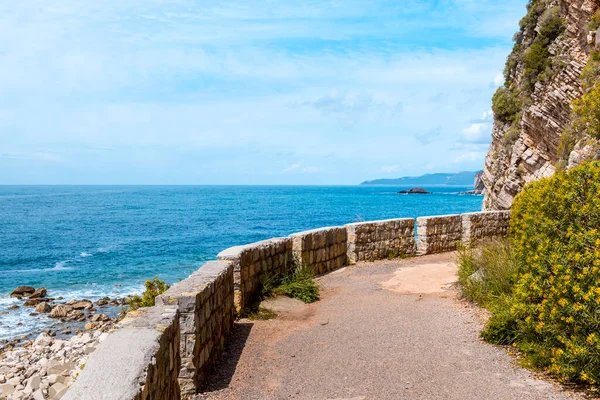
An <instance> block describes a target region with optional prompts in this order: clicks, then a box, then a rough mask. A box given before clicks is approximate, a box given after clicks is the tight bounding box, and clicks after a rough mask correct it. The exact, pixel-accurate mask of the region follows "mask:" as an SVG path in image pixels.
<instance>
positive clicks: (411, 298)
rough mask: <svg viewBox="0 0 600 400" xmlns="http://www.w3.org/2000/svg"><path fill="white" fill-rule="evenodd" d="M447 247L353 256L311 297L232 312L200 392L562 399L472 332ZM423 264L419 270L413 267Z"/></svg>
mask: <svg viewBox="0 0 600 400" xmlns="http://www.w3.org/2000/svg"><path fill="white" fill-rule="evenodd" d="M453 257H454V255H453V254H444V255H434V256H426V257H419V258H414V259H408V260H402V261H384V262H376V263H366V264H359V265H356V266H353V267H348V268H345V269H342V270H340V271H336V272H334V273H332V274H329V275H327V276H325V277H323V278H321V279H320V281H321V284H322V287H323V290H322V294H323V297H322V299H321V300H320V301H319V302H317V303H315V304H313V305H309V306H306V305H301V304H297V303H295V302H294V301H289V300H278V301H275V302H274V303H273V304H271V305H270V307H272V308H274V309H276V310H277V311H278V314H279V316H278V317H277V318H276V319H273V320H269V321H240V322H239V323H238V324H237V325H236V330H235V334H234V337H233V340H232V341H231V344H230V345H229V347H228V350H227V353H226V354H225V355H224V357H223V360H222V362H221V364H219V365H218V366H217V368H215V371H214V372H213V374H212V376H211V377H210V378H209V381H208V382H209V383H208V385H207V387H206V391H205V393H204V394H202V395H200V396H199V397H198V399H210V400H213V399H257V400H258V399H260V400H267V399H311V400H317V399H332V400H333V399H336V400H341V399H346V400H371V399H428V400H432V399H444V400H448V399H460V400H465V399H474V400H475V399H476V400H481V399H540V400H542V399H543V400H547V399H567V398H578V397H577V396H576V395H574V394H568V393H564V392H563V391H562V390H561V389H560V388H559V387H558V386H557V385H554V384H552V383H548V382H546V381H544V380H540V379H536V378H535V377H534V376H533V375H532V374H531V373H529V372H528V371H526V370H524V369H521V368H518V367H516V366H515V362H514V360H512V359H511V358H510V357H509V356H508V355H507V354H506V352H505V351H504V350H503V349H501V348H497V347H495V346H491V345H488V344H485V343H483V342H482V341H481V340H480V339H479V336H478V334H479V331H480V329H481V326H482V324H481V321H480V319H479V318H478V316H477V315H478V313H479V312H478V310H477V309H475V308H473V307H471V306H469V305H467V304H465V303H464V302H461V301H459V300H457V298H456V291H455V290H454V289H453V288H452V287H451V286H450V285H448V284H449V283H450V282H452V281H454V280H455V275H454V274H455V270H456V267H455V266H454V263H453ZM419 268H421V269H419Z"/></svg>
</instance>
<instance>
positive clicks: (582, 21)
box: [483, 0, 599, 210]
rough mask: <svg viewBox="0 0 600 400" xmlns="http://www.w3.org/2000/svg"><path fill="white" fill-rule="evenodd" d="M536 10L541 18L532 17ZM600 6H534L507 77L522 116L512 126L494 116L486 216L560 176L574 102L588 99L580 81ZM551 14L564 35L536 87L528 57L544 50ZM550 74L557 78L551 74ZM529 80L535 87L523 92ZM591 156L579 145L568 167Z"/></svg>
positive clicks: (565, 0) (584, 0) (583, 2)
mask: <svg viewBox="0 0 600 400" xmlns="http://www.w3.org/2000/svg"><path fill="white" fill-rule="evenodd" d="M535 6H537V7H538V12H537V13H532V12H531V9H532V8H533V7H535ZM598 6H599V4H598V1H597V0H560V1H544V0H537V1H532V2H531V4H530V6H529V9H530V12H529V14H528V16H527V17H526V18H528V17H529V20H527V21H525V19H524V21H522V28H523V29H522V30H521V32H520V33H517V36H516V40H517V44H516V46H515V51H514V52H513V54H512V55H511V56H510V57H509V61H508V63H507V71H506V73H505V76H506V78H507V84H506V87H507V88H510V90H511V91H512V92H514V93H517V94H518V96H519V97H520V105H519V107H520V110H519V113H518V115H516V116H515V118H514V120H512V121H510V120H509V121H507V120H506V118H504V119H503V118H499V116H498V114H497V113H496V110H494V111H495V113H496V116H495V122H494V129H493V132H492V144H491V145H490V148H489V151H488V154H487V157H486V160H485V169H484V174H483V182H484V184H485V191H484V195H485V198H484V205H483V208H484V210H504V209H508V208H510V206H511V204H512V202H513V199H514V197H515V196H516V195H517V194H518V193H519V192H520V191H521V190H522V188H523V186H524V185H525V184H527V183H528V182H531V181H533V180H536V179H539V178H542V177H547V176H550V175H552V174H554V172H555V171H556V168H557V166H558V164H559V162H560V161H561V160H560V157H559V155H558V149H559V145H560V142H561V135H562V134H563V132H564V130H565V127H566V126H568V124H569V122H570V119H571V102H572V101H573V100H575V99H577V98H579V97H580V96H581V95H582V94H583V88H582V81H581V79H580V75H581V72H582V70H583V68H584V67H585V65H586V63H587V61H588V59H589V54H590V44H589V43H588V35H589V31H588V23H589V21H590V18H591V16H592V15H593V13H594V12H595V11H596V9H597V8H598ZM551 12H554V13H556V14H557V15H558V17H560V19H561V21H562V23H563V27H564V31H563V32H562V33H561V34H560V35H559V36H558V37H557V38H556V39H552V41H551V43H550V44H549V45H548V47H547V52H548V53H549V54H548V56H549V58H548V59H547V62H548V64H547V65H548V66H547V67H546V70H545V71H544V72H543V73H542V74H540V75H539V78H537V81H536V82H534V83H533V84H532V83H531V67H530V65H531V64H532V61H530V60H531V58H532V57H531V56H530V55H528V52H532V51H534V50H535V49H533V48H532V47H535V46H538V45H539V43H537V44H536V41H535V39H536V37H537V36H538V35H540V31H541V30H542V29H544V23H545V21H547V20H548V15H549V14H550V13H551ZM525 22H526V23H527V24H528V25H526V24H525ZM538 42H540V40H538ZM528 57H529V60H528ZM511 59H512V63H511ZM528 62H529V65H528V64H527V63H528ZM528 68H529V69H528ZM549 69H550V70H551V71H552V72H550V73H548V72H546V71H548V70H549ZM527 79H529V84H530V85H531V86H530V87H529V88H528V89H523V88H524V87H526V84H527V82H525V81H526V80H527ZM587 150H589V149H586V148H585V145H582V144H581V143H578V144H577V145H576V146H575V150H573V151H572V152H571V153H572V154H570V155H569V157H568V159H567V160H563V161H564V162H565V164H566V165H568V166H573V165H575V164H577V163H580V162H581V161H582V160H584V159H586V158H590V157H592V156H593V154H591V152H589V151H587ZM569 161H570V162H569Z"/></svg>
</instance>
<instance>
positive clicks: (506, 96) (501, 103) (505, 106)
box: [492, 86, 521, 123]
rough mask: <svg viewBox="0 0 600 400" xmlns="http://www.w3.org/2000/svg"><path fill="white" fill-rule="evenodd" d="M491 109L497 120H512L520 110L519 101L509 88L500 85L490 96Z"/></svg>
mask: <svg viewBox="0 0 600 400" xmlns="http://www.w3.org/2000/svg"><path fill="white" fill-rule="evenodd" d="M492 110H493V111H494V115H495V116H496V118H498V120H500V121H502V122H505V123H506V122H512V121H514V120H515V119H516V118H517V115H518V113H519V112H520V111H521V102H520V100H519V97H518V96H517V95H516V94H515V93H514V92H513V91H512V90H511V89H509V88H506V87H504V86H500V87H499V88H498V90H496V93H494V97H492Z"/></svg>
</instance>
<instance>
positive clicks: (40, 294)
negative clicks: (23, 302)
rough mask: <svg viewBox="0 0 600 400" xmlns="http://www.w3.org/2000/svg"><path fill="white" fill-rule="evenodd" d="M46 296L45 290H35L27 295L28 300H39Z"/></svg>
mask: <svg viewBox="0 0 600 400" xmlns="http://www.w3.org/2000/svg"><path fill="white" fill-rule="evenodd" d="M47 294H48V291H47V290H46V288H43V287H41V288H39V289H37V290H36V291H35V292H33V293H32V294H30V295H29V298H30V299H41V298H42V297H46V295H47Z"/></svg>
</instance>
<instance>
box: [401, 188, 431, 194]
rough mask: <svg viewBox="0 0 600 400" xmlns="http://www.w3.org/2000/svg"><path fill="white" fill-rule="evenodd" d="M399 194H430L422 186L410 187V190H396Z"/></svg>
mask: <svg viewBox="0 0 600 400" xmlns="http://www.w3.org/2000/svg"><path fill="white" fill-rule="evenodd" d="M398 193H399V194H431V193H430V192H428V191H427V190H425V189H423V188H412V189H410V190H401V191H399V192H398Z"/></svg>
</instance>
